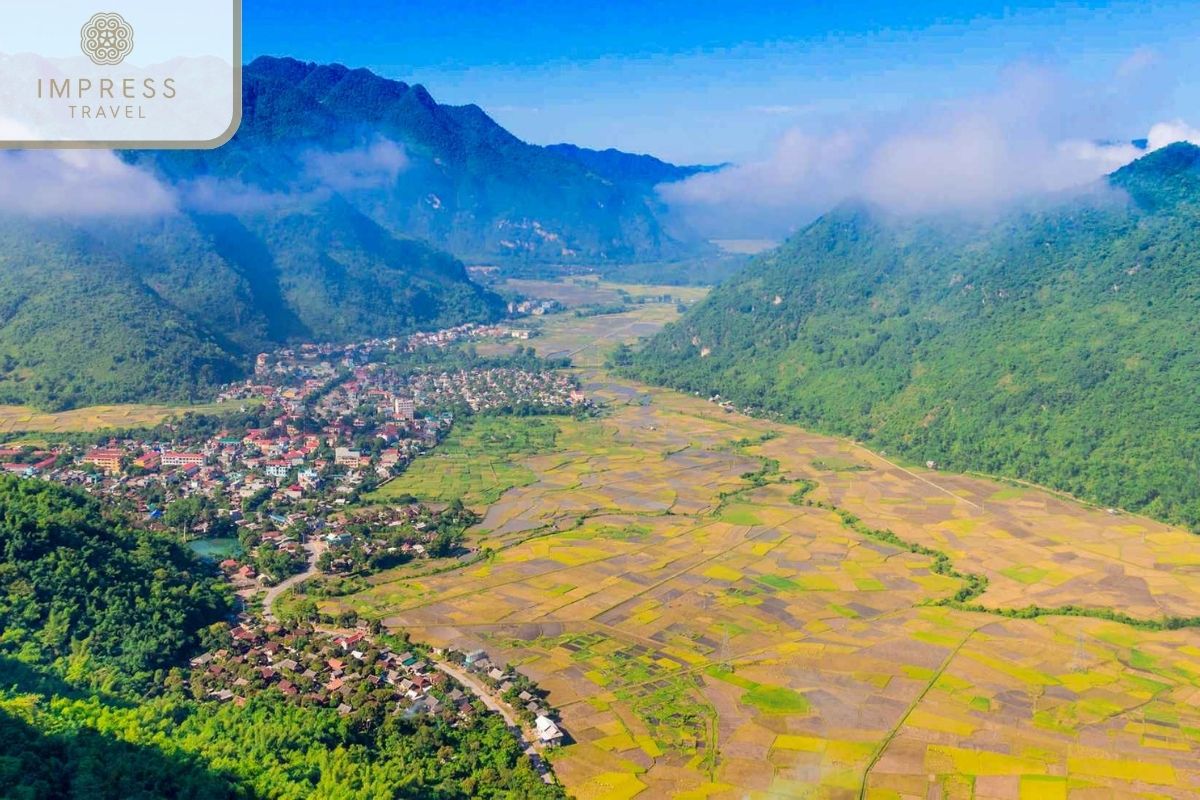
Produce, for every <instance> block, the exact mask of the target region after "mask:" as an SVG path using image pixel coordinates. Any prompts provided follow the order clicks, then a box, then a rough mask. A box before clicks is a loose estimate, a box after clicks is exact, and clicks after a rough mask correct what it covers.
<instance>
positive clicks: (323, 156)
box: [0, 120, 409, 220]
mask: <svg viewBox="0 0 1200 800" xmlns="http://www.w3.org/2000/svg"><path fill="white" fill-rule="evenodd" d="M0 123H2V120H0ZM408 165H409V160H408V157H407V155H406V154H405V152H404V148H403V147H401V146H400V145H399V144H397V143H395V142H393V141H390V140H387V139H377V140H375V141H372V142H371V143H369V144H364V145H362V146H360V147H355V148H350V149H347V150H341V151H336V152H331V151H324V150H309V151H306V152H304V153H302V154H301V155H300V156H299V157H298V163H297V164H296V167H297V169H296V174H297V177H296V180H295V181H294V182H293V183H292V184H291V185H289V186H286V187H285V188H283V189H276V188H272V189H264V188H261V187H258V186H254V185H252V184H248V183H245V182H243V181H240V180H231V179H223V178H216V177H211V176H204V177H200V178H196V179H192V180H185V181H181V182H179V183H176V184H170V183H167V182H164V181H162V180H160V179H159V178H158V177H156V176H155V175H154V174H153V173H152V172H151V171H150V170H149V169H146V168H144V167H140V166H135V165H133V164H129V163H127V162H125V161H123V160H121V159H120V158H119V157H118V156H117V155H116V154H115V153H113V152H111V151H107V150H13V151H7V152H0V214H13V215H19V216H23V217H31V218H38V219H41V218H56V219H65V220H71V219H79V220H90V219H95V218H105V217H124V218H129V217H158V216H164V215H170V214H174V213H178V212H180V211H197V212H201V213H229V214H242V213H255V212H261V211H267V210H270V209H272V208H278V207H280V206H283V205H285V204H289V203H296V202H310V201H314V200H315V201H320V200H322V199H324V198H327V197H328V196H329V195H330V193H331V192H344V191H354V190H358V189H371V188H379V187H383V186H387V185H388V184H390V183H394V182H395V180H396V178H397V177H398V176H399V174H400V173H401V172H402V171H404V170H405V169H407V167H408Z"/></svg>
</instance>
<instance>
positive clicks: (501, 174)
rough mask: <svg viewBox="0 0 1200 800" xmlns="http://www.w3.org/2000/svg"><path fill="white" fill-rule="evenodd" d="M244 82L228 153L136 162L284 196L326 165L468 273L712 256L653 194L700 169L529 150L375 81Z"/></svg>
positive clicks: (424, 97) (263, 77)
mask: <svg viewBox="0 0 1200 800" xmlns="http://www.w3.org/2000/svg"><path fill="white" fill-rule="evenodd" d="M243 81H244V92H243V122H242V127H241V129H240V130H239V131H238V134H237V136H235V137H234V139H233V141H231V142H230V143H229V144H227V145H225V146H224V147H221V148H219V149H217V150H213V151H191V152H182V153H181V152H174V153H172V152H156V153H151V154H139V155H138V156H136V159H135V160H137V161H139V162H140V163H153V164H154V165H156V167H157V168H158V169H159V170H160V171H161V172H163V173H164V174H166V175H168V176H170V177H171V178H172V179H174V180H188V179H194V178H196V177H200V176H203V177H210V178H211V177H216V178H220V179H224V180H236V181H238V182H241V183H243V184H246V185H249V186H253V187H256V188H259V189H262V190H265V191H272V192H279V191H295V190H296V189H297V188H298V187H302V186H304V185H305V183H306V181H310V180H311V179H312V177H313V175H312V173H313V170H312V167H313V163H314V161H317V162H324V163H327V164H329V165H330V166H331V167H332V171H333V172H335V173H337V174H334V175H331V176H330V177H331V178H332V179H333V180H334V182H335V183H340V184H341V185H338V186H337V191H338V192H339V194H341V195H342V196H343V197H344V198H345V199H346V200H347V202H349V203H350V204H351V205H353V206H354V207H355V208H356V209H358V210H359V211H361V212H363V213H364V214H365V215H367V216H368V217H370V218H371V219H372V220H374V221H375V222H376V223H378V224H379V225H381V226H382V227H383V228H385V229H387V230H388V231H390V232H391V233H393V234H396V235H402V236H410V237H415V238H419V239H425V240H428V241H429V242H431V243H433V244H434V245H435V246H438V247H440V248H442V249H445V250H448V251H450V252H451V253H453V254H455V255H457V256H458V257H460V258H464V259H478V260H488V261H491V260H506V259H507V260H520V261H540V262H569V263H624V262H630V261H651V260H663V259H676V258H680V257H683V256H686V255H692V254H696V253H702V252H705V251H706V250H707V249H708V248H707V246H706V245H705V244H704V243H703V242H701V241H700V240H699V239H697V238H696V237H695V236H694V235H693V234H692V233H691V232H690V231H687V230H685V229H683V228H679V227H677V226H675V225H674V223H671V222H668V221H667V216H666V214H665V209H664V207H663V206H662V205H661V203H660V202H659V201H658V199H657V196H656V195H655V193H654V191H653V184H654V183H657V182H662V181H668V180H679V179H681V178H684V177H687V176H688V175H691V174H694V172H695V171H696V170H697V169H699V168H695V167H675V166H673V165H670V164H666V163H664V162H662V161H659V160H657V159H654V158H651V157H649V156H633V155H628V154H624V153H618V152H617V151H606V152H604V153H596V152H594V151H586V150H581V149H578V148H569V147H564V146H556V147H551V148H546V147H539V146H537V145H531V144H527V143H526V142H523V141H521V140H520V139H518V138H517V137H515V136H513V135H512V134H511V133H509V132H508V131H507V130H505V129H504V128H502V127H501V126H500V125H498V124H497V123H496V122H495V121H494V120H493V119H492V118H491V117H489V116H488V115H487V114H486V113H484V111H483V110H482V109H480V108H479V107H478V106H475V105H466V106H449V105H441V104H439V103H438V102H436V101H435V100H434V99H433V97H432V96H430V94H429V92H428V91H426V89H425V88H424V87H423V86H420V85H411V86H410V85H409V84H407V83H404V82H402V81H395V80H389V79H387V78H383V77H380V76H378V75H376V74H374V73H372V72H370V71H369V70H366V69H349V68H347V67H344V66H341V65H339V64H333V65H318V64H312V63H304V62H300V61H296V60H295V59H291V58H271V57H262V58H258V59H255V60H254V61H253V62H252V63H251V64H249V65H248V66H247V67H246V68H245V72H244V75H243ZM388 145H392V146H395V147H396V148H398V149H397V150H396V152H397V153H399V154H400V158H401V159H402V161H403V163H402V164H399V163H395V162H394V163H393V164H392V166H393V170H392V171H391V172H390V173H382V174H380V175H376V176H374V177H375V178H377V179H372V176H364V175H362V174H361V173H360V174H358V175H354V174H351V175H349V176H347V174H346V173H347V171H353V170H356V169H359V170H361V169H363V168H364V167H367V168H369V167H370V162H371V160H372V158H376V157H377V156H379V155H380V154H381V153H382V154H388V153H390V152H391V151H389V150H387V149H386V148H387V146H388ZM347 177H349V178H351V179H350V180H346V178H347ZM355 178H357V180H355Z"/></svg>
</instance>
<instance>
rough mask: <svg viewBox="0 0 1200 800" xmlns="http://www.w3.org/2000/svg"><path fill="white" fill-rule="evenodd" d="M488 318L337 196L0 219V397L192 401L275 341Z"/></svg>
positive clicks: (480, 294) (414, 251) (425, 260)
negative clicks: (237, 208)
mask: <svg viewBox="0 0 1200 800" xmlns="http://www.w3.org/2000/svg"><path fill="white" fill-rule="evenodd" d="M499 313H500V301H499V299H498V298H497V297H495V296H494V295H492V294H491V293H490V292H487V291H485V290H484V289H482V288H480V287H479V286H477V285H476V284H474V283H472V282H471V281H470V280H469V279H468V277H467V274H466V269H465V268H464V267H463V265H462V263H461V262H459V261H458V260H456V259H454V258H453V257H451V256H449V255H446V254H445V253H442V252H439V251H437V250H434V249H433V248H431V247H430V246H428V245H426V244H424V243H422V242H418V241H414V240H407V239H398V238H396V237H394V236H392V235H391V234H389V233H388V232H387V231H385V230H384V229H383V228H381V227H380V226H379V225H377V224H376V223H374V222H372V221H371V220H370V219H369V218H367V217H366V216H365V215H363V214H361V213H360V212H358V211H357V210H355V209H354V208H353V207H352V206H350V205H349V204H348V203H347V202H345V200H344V199H342V198H340V197H339V196H337V195H329V196H328V197H304V196H299V197H296V198H293V199H288V200H287V201H283V202H280V203H279V204H275V205H272V206H270V207H268V208H264V209H261V210H253V211H246V212H242V213H239V214H236V215H234V214H229V213H220V214H215V213H198V212H184V213H179V214H173V215H168V216H165V217H163V218H161V219H153V220H137V221H124V222H114V221H112V220H104V221H103V222H78V221H77V222H70V223H69V222H65V221H60V222H51V221H45V220H39V221H37V222H30V221H21V220H16V219H7V220H3V221H0V402H6V403H33V404H35V405H38V406H41V407H46V408H67V407H71V406H76V405H85V404H90V403H113V402H125V401H135V400H168V401H186V400H192V399H196V398H198V397H203V396H205V395H206V394H207V393H209V392H211V390H212V388H213V386H215V385H217V384H219V383H223V382H226V381H228V380H231V379H233V378H236V377H238V376H240V375H241V374H243V372H244V369H245V368H246V366H247V364H248V362H249V361H250V360H252V357H253V355H254V354H255V353H258V352H260V351H262V350H263V349H266V348H269V347H272V346H276V345H278V344H281V343H284V342H290V341H299V340H322V341H337V340H348V339H352V338H357V337H367V336H375V335H392V334H397V333H404V332H407V331H412V330H415V329H418V328H426V329H428V328H437V327H443V326H447V325H455V324H459V323H462V322H467V321H484V320H489V319H494V318H496V317H497V316H498V315H499Z"/></svg>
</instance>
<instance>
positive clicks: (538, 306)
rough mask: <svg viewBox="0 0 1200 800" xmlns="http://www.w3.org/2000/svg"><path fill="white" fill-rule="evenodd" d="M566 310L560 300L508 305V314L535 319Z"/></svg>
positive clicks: (524, 301) (516, 301)
mask: <svg viewBox="0 0 1200 800" xmlns="http://www.w3.org/2000/svg"><path fill="white" fill-rule="evenodd" d="M565 309H566V306H564V305H563V304H562V303H561V302H559V301H558V300H539V299H533V300H513V301H511V302H509V304H508V313H509V314H511V315H513V316H517V315H521V314H527V315H529V316H533V317H540V316H543V315H545V314H553V313H555V312H556V311H563V310H565Z"/></svg>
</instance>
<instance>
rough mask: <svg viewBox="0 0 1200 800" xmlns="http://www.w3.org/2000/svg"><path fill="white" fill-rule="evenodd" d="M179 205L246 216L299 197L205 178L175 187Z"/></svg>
mask: <svg viewBox="0 0 1200 800" xmlns="http://www.w3.org/2000/svg"><path fill="white" fill-rule="evenodd" d="M175 191H176V193H177V194H178V196H179V200H180V205H182V206H183V207H184V208H187V209H188V210H189V211H199V212H201V213H218V214H246V213H254V212H257V211H265V210H267V209H271V208H277V207H279V206H281V205H283V204H284V203H287V202H288V201H289V200H292V199H293V198H295V197H297V196H298V195H295V194H292V193H289V192H268V191H264V190H262V189H259V188H257V187H254V186H250V185H248V184H245V183H243V182H241V181H237V180H225V179H222V178H213V177H210V176H204V177H201V178H197V179H195V180H189V181H184V182H183V183H180V184H179V185H178V186H177V187H176V188H175Z"/></svg>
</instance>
